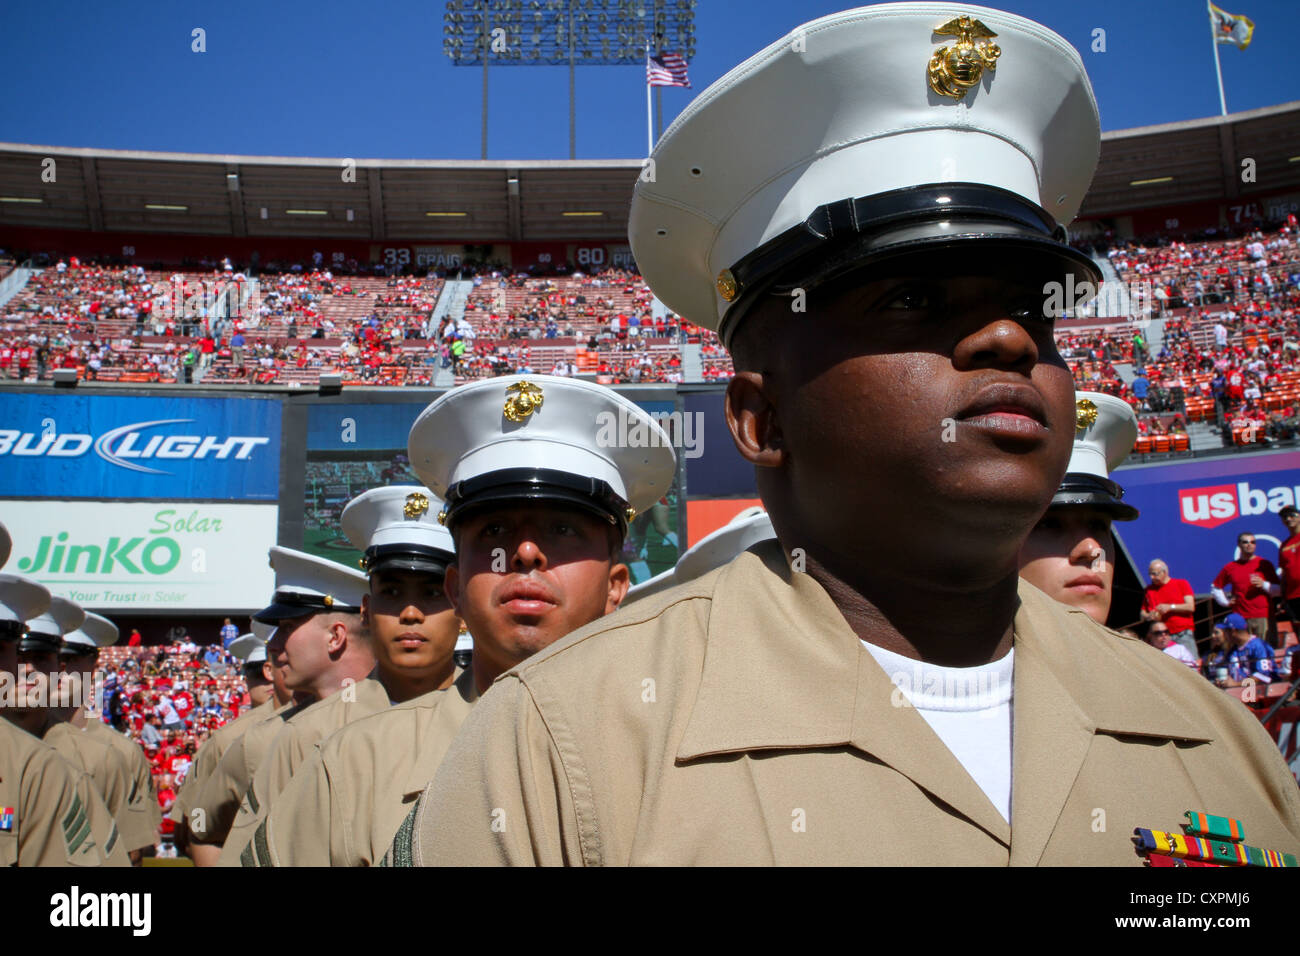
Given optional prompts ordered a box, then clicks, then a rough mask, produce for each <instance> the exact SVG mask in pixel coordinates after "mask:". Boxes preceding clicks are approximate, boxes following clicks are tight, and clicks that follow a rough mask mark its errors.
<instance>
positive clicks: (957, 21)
mask: <svg viewBox="0 0 1300 956" xmlns="http://www.w3.org/2000/svg"><path fill="white" fill-rule="evenodd" d="M934 32H935V33H937V34H939V35H940V36H953V37H956V38H957V42H956V43H954V44H953V45H952V46H951V47H946V46H944V47H940V48H939V49H938V50H937V51H936V52H935V54H934V56H932V57H930V89H932V90H934V91H935V92H936V93H938V94H939V95H940V96H951V97H952V98H953V99H954V100H960V99H963V98H965V96H966V91H967V90H969V89H970V88H971V87H972V86H977V85H978V84H979V81H980V77H982V76H983V75H984V68H985V67H988V68H989V69H990V70H994V69H997V65H998V57H1000V56H1001V55H1002V48H1001V47H999V46H998V45H997V44H996V43H990V42H989V40H988V38H989V37H995V36H997V34H996V33H994V32H993V31H992V30H990V29H989V28H988V27H986V26H985V25H984V24H982V23H980V22H979V21H978V20H975V19H972V18H971V17H967V16H961V17H954V18H953V19H951V20H949V21H948V22H947V23H945V24H944V25H943V26H941V27H938V28H937V29H936V30H935V31H934ZM977 37H978V38H979V39H976V38H977Z"/></svg>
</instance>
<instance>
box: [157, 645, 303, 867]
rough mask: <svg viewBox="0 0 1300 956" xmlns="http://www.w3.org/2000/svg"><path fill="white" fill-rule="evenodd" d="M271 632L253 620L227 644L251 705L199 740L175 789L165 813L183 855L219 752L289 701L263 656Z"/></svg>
mask: <svg viewBox="0 0 1300 956" xmlns="http://www.w3.org/2000/svg"><path fill="white" fill-rule="evenodd" d="M274 633H275V627H274V625H271V624H263V623H262V622H261V621H254V622H253V632H252V633H251V634H244V635H242V636H240V637H238V638H236V639H235V640H234V641H232V642H231V644H230V648H229V650H230V653H231V654H233V655H234V656H235V657H236V658H238V659H239V660H241V661H243V664H244V667H243V673H244V683H245V686H247V688H248V696H249V699H250V701H251V703H252V705H253V706H252V708H251V709H249V710H247V711H245V712H244V713H242V714H240V715H239V716H238V717H236V718H235V719H234V720H232V721H231V722H230V723H228V724H225V725H224V726H222V727H218V728H217V729H216V730H215V731H214V732H213V733H212V735H211V736H210V737H208V739H207V740H205V741H204V742H203V746H201V747H199V750H198V753H196V754H195V755H194V763H193V764H192V765H191V766H190V769H189V771H188V772H187V773H186V774H185V780H184V782H183V783H182V784H181V787H180V789H179V790H178V791H177V792H176V800H175V801H174V802H173V803H172V808H171V811H170V812H169V813H168V817H169V818H170V819H171V820H172V821H173V822H174V823H175V824H176V829H175V830H174V831H173V839H174V840H175V842H176V846H177V849H178V850H179V851H180V852H182V853H184V854H185V855H186V856H190V855H191V849H190V840H189V827H190V822H191V820H192V819H194V818H193V815H192V814H191V810H192V809H193V807H194V803H195V801H196V800H197V799H198V796H199V794H200V793H201V792H202V790H203V786H204V784H205V783H206V782H207V779H208V777H210V776H211V775H212V773H213V771H215V770H216V769H217V764H218V763H220V761H221V758H222V756H223V755H224V754H225V753H226V751H227V750H228V749H230V746H231V745H232V744H233V743H234V742H235V741H236V740H238V739H239V738H240V737H241V736H243V735H244V734H245V733H246V732H247V731H248V730H249V728H251V727H252V726H253V725H254V724H260V723H262V722H263V721H264V720H266V719H268V718H270V717H272V716H274V715H275V713H276V712H277V711H279V710H283V709H285V708H287V707H290V706H292V704H293V693H292V692H291V691H290V690H289V688H288V687H287V686H286V685H285V683H284V669H283V668H281V667H276V666H275V665H274V664H272V663H271V661H270V660H269V659H268V657H267V653H266V645H267V640H268V639H269V638H270V637H271V635H272V634H274ZM200 852H202V851H200Z"/></svg>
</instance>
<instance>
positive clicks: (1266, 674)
mask: <svg viewBox="0 0 1300 956" xmlns="http://www.w3.org/2000/svg"><path fill="white" fill-rule="evenodd" d="M1223 626H1224V628H1225V629H1226V630H1227V631H1228V634H1229V636H1230V637H1231V641H1232V643H1233V644H1234V645H1235V647H1234V649H1233V650H1230V651H1229V652H1228V680H1227V682H1226V683H1225V682H1216V683H1220V686H1224V687H1240V686H1241V685H1242V683H1243V682H1244V681H1245V680H1246V678H1252V679H1253V680H1255V681H1256V682H1257V683H1260V684H1269V683H1272V681H1273V674H1274V668H1273V648H1271V647H1269V646H1268V644H1267V643H1266V642H1265V641H1264V639H1263V638H1260V637H1256V636H1254V635H1253V634H1251V633H1250V631H1249V630H1248V629H1247V628H1246V619H1245V618H1244V617H1242V616H1241V615H1240V614H1229V615H1228V616H1227V617H1225V618H1224V619H1223Z"/></svg>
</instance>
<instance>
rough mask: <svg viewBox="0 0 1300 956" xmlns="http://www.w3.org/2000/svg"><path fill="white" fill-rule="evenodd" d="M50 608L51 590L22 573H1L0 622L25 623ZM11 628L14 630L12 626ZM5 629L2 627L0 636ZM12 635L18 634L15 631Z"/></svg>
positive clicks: (21, 624)
mask: <svg viewBox="0 0 1300 956" xmlns="http://www.w3.org/2000/svg"><path fill="white" fill-rule="evenodd" d="M49 608H50V591H49V589H48V588H47V587H45V585H43V584H38V583H37V582H35V581H33V580H32V579H31V578H25V577H23V576H22V575H21V574H0V622H9V623H12V624H17V625H18V629H17V630H18V631H21V630H22V629H23V625H24V624H25V623H26V622H27V621H30V620H32V619H34V618H38V617H40V616H41V615H42V614H44V613H45V612H46V611H48V610H49ZM10 630H13V629H12V628H11V629H10ZM3 636H4V631H3V630H2V629H0V637H3ZM12 636H15V637H16V636H17V632H15V633H14V634H13V635H12Z"/></svg>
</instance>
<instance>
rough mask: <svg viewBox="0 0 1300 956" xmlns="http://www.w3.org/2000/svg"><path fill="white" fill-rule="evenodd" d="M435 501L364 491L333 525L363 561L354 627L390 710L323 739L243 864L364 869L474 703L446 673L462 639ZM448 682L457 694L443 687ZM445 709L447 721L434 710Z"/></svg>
mask: <svg viewBox="0 0 1300 956" xmlns="http://www.w3.org/2000/svg"><path fill="white" fill-rule="evenodd" d="M442 504H443V503H442V501H441V500H440V499H439V498H438V497H437V496H436V495H434V493H433V492H432V491H430V490H429V489H428V488H424V487H419V486H411V485H391V486H388V487H384V488H373V489H371V490H370V491H367V492H365V493H363V494H361V495H359V496H357V497H356V498H354V499H353V500H352V501H351V502H349V503H348V505H347V507H346V508H344V509H343V514H342V517H341V519H340V524H341V525H342V527H343V533H344V535H346V536H347V538H348V540H349V541H350V542H351V543H352V545H353V547H355V548H357V549H358V550H360V551H362V552H364V554H363V556H362V567H363V568H364V569H365V570H366V572H367V573H368V575H369V576H370V591H369V592H368V593H367V594H366V596H365V598H364V599H363V601H362V611H361V615H362V619H363V620H364V622H365V625H366V628H367V630H368V633H369V635H370V640H371V643H372V644H373V645H374V647H375V654H376V656H377V658H378V665H377V667H376V672H377V677H378V679H379V681H380V682H381V683H382V684H383V685H384V687H385V688H386V689H387V691H388V695H389V697H390V698H391V699H392V700H393V702H394V704H395V706H393V707H391V708H389V709H387V710H382V711H379V712H377V713H374V714H371V715H369V716H366V717H362V718H361V719H359V720H357V721H354V722H352V723H350V724H348V725H347V726H346V727H343V728H342V729H340V730H338V731H336V732H335V733H333V734H331V735H330V736H329V737H328V738H326V739H325V740H323V741H322V742H321V743H320V745H319V746H318V747H317V748H316V750H315V751H314V752H313V753H311V754H309V755H308V757H307V758H306V759H305V760H304V762H303V763H302V765H301V766H299V767H298V768H297V769H296V770H295V771H294V775H293V778H292V780H290V782H289V784H288V785H287V786H286V787H285V788H284V790H283V791H282V792H281V793H280V795H279V797H278V798H276V800H275V802H274V803H273V804H272V806H271V810H270V812H269V813H268V814H267V816H266V819H265V820H263V821H262V822H261V824H259V826H258V829H257V830H256V831H255V832H254V835H253V838H252V840H251V841H250V844H249V846H248V847H246V848H245V851H244V853H243V854H242V855H241V860H242V862H244V863H245V865H248V866H261V865H268V864H269V865H274V866H371V865H373V864H375V863H377V862H378V861H379V859H380V857H381V856H383V853H384V851H385V850H386V849H388V845H389V843H390V842H391V841H392V838H393V834H394V833H395V832H397V827H398V824H400V823H401V822H402V818H403V817H404V816H406V814H407V812H408V811H409V810H410V805H409V803H410V800H411V799H414V798H413V797H411V798H409V799H408V798H406V791H407V790H409V789H410V783H409V780H408V777H409V776H410V775H411V773H412V772H414V773H416V775H417V776H418V777H419V786H418V787H416V788H415V793H416V794H418V793H419V790H420V789H421V788H423V785H424V784H425V783H427V782H428V779H429V777H431V776H432V775H433V774H432V769H433V768H434V767H436V766H437V764H436V762H435V763H433V765H432V767H429V766H427V762H428V761H429V760H430V759H433V758H434V757H435V756H437V755H440V753H439V754H437V755H432V754H430V751H429V747H428V746H427V742H428V740H429V738H430V735H431V734H432V735H435V736H436V735H437V734H439V733H444V732H445V730H444V728H445V727H447V726H449V725H450V726H453V727H456V726H459V725H460V721H461V720H462V719H463V718H464V714H465V713H467V712H468V710H469V701H471V700H472V699H473V697H474V696H476V695H475V692H474V687H473V680H474V678H473V674H472V673H470V672H462V671H461V670H459V669H458V668H457V667H456V664H455V661H454V657H453V655H454V653H455V650H456V644H457V639H458V637H459V634H460V631H461V630H462V627H461V621H460V618H458V617H457V616H456V612H455V611H454V610H453V609H452V606H451V603H450V601H449V600H448V598H447V595H446V593H445V591H444V582H443V578H444V575H445V573H446V570H447V566H448V565H449V564H451V563H452V562H454V561H455V559H456V549H455V543H454V542H453V540H452V537H451V533H450V532H449V531H448V530H447V529H446V527H444V526H443V525H442V524H441V523H439V521H438V515H439V514H440V513H441V511H442ZM453 681H456V682H457V686H455V687H452V686H451V685H452V682H453ZM444 711H447V712H444Z"/></svg>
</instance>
